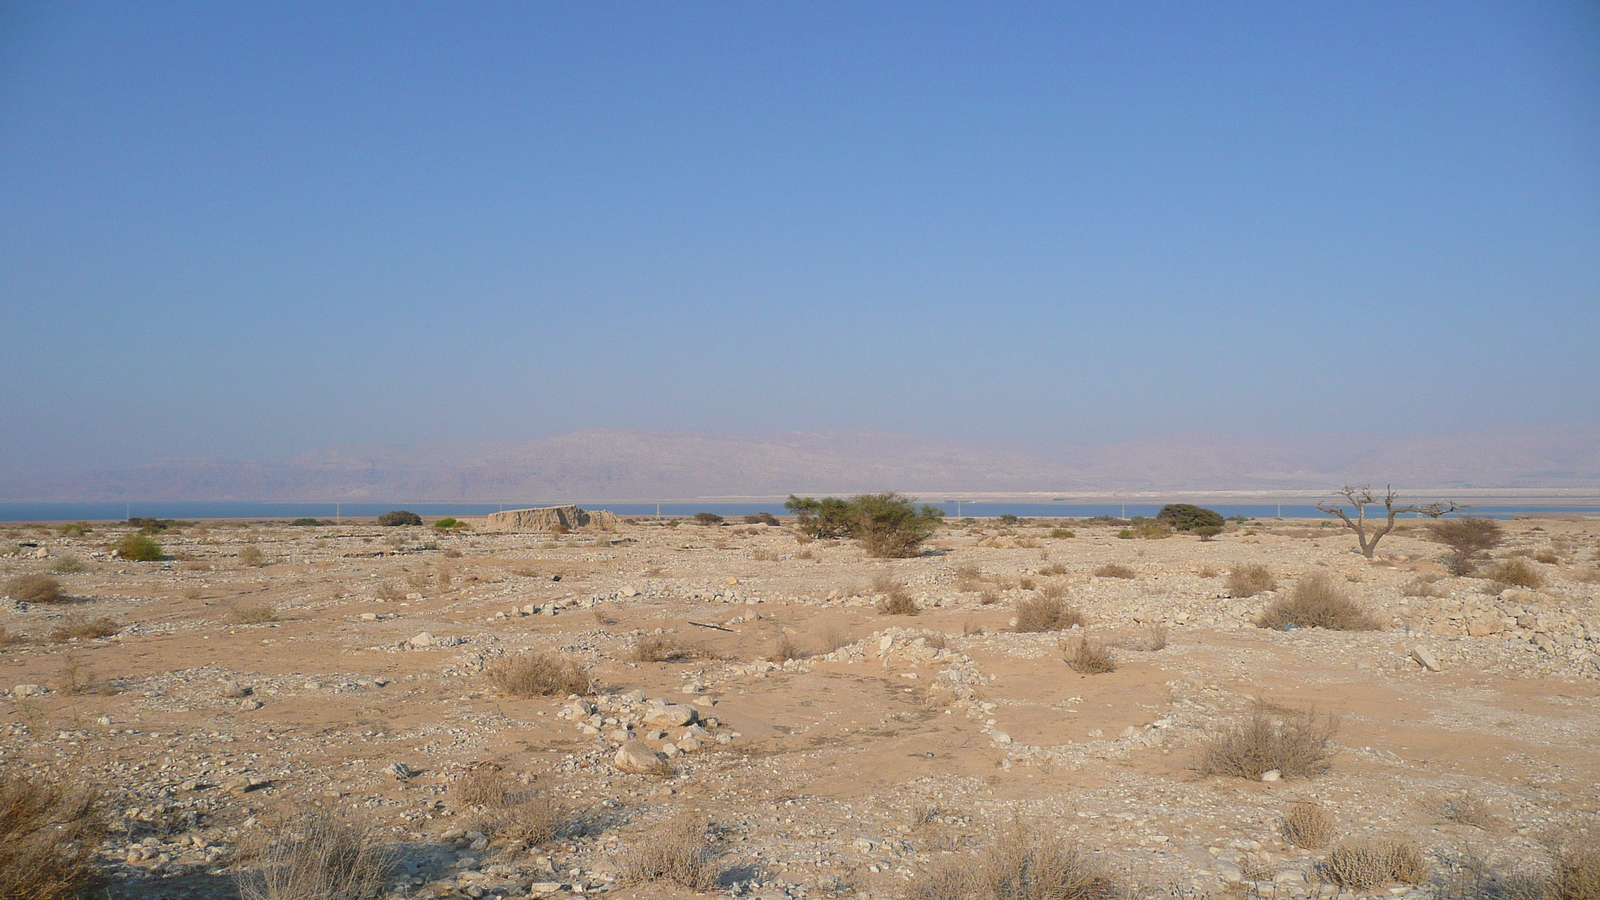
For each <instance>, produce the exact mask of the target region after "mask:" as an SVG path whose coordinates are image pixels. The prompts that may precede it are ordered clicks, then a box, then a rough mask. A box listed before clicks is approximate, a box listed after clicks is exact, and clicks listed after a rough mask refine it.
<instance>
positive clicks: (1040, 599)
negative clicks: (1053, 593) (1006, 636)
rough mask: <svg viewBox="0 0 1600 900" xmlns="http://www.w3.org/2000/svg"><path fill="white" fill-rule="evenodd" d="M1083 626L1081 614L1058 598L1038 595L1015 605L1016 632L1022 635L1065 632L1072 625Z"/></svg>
mask: <svg viewBox="0 0 1600 900" xmlns="http://www.w3.org/2000/svg"><path fill="white" fill-rule="evenodd" d="M1082 624H1083V613H1081V612H1079V611H1078V608H1077V607H1075V606H1068V605H1067V602H1066V601H1065V600H1063V599H1061V598H1060V597H1048V596H1045V595H1043V594H1040V595H1039V596H1036V597H1028V598H1026V599H1024V600H1022V601H1021V602H1019V603H1018V604H1017V626H1016V629H1015V630H1016V631H1018V632H1020V633H1024V634H1036V633H1038V632H1042V631H1065V630H1067V629H1068V628H1071V627H1072V626H1074V625H1082Z"/></svg>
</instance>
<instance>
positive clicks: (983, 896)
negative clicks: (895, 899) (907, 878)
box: [904, 822, 1115, 900]
mask: <svg viewBox="0 0 1600 900" xmlns="http://www.w3.org/2000/svg"><path fill="white" fill-rule="evenodd" d="M1114 895H1115V886H1114V885H1113V883H1112V880H1111V876H1110V875H1109V874H1108V873H1107V872H1106V871H1105V870H1104V869H1103V868H1101V866H1100V865H1099V864H1097V863H1096V862H1095V861H1094V858H1093V857H1092V855H1091V854H1090V853H1089V852H1088V851H1086V850H1084V849H1083V848H1082V847H1080V846H1078V845H1077V844H1070V843H1061V842H1058V841H1053V840H1050V839H1048V838H1046V837H1044V836H1042V835H1040V834H1038V833H1036V832H1034V831H1032V830H1031V829H1029V828H1028V827H1027V826H1025V825H1023V824H1021V823H1020V822H1018V823H1013V824H1012V825H1011V827H1010V828H1009V829H1007V830H1006V831H1004V832H1002V833H1001V834H1000V836H999V837H998V838H996V839H995V841H994V843H992V844H990V845H989V846H987V847H984V848H982V849H980V850H977V851H974V852H972V853H969V854H967V855H966V856H963V857H957V858H954V859H947V860H944V861H943V862H940V863H939V864H937V865H935V866H934V867H933V868H932V869H929V870H928V871H926V872H924V873H922V874H921V875H919V876H917V877H916V878H915V879H913V880H912V882H911V883H910V884H909V885H907V886H906V892H905V894H904V896H905V898H906V900H1109V898H1111V897H1113V896H1114Z"/></svg>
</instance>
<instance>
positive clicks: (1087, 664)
mask: <svg viewBox="0 0 1600 900" xmlns="http://www.w3.org/2000/svg"><path fill="white" fill-rule="evenodd" d="M1062 649H1063V650H1064V651H1065V653H1066V660H1067V667H1068V668H1070V669H1071V670H1072V671H1074V672H1077V673H1078V674H1079V675H1104V674H1106V673H1108V672H1115V671H1116V670H1117V657H1116V654H1114V653H1112V652H1111V648H1109V647H1107V646H1106V645H1105V644H1101V643H1098V642H1095V641H1091V640H1089V638H1088V637H1081V638H1078V639H1077V640H1076V641H1071V642H1069V643H1068V644H1066V645H1065V646H1064V647H1063V648H1062Z"/></svg>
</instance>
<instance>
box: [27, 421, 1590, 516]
mask: <svg viewBox="0 0 1600 900" xmlns="http://www.w3.org/2000/svg"><path fill="white" fill-rule="evenodd" d="M1345 482H1350V483H1356V484H1361V483H1374V484H1387V483H1393V484H1396V485H1404V486H1405V487H1406V489H1407V490H1408V491H1418V490H1425V489H1426V490H1436V491H1450V490H1457V491H1460V490H1467V489H1521V490H1538V489H1567V490H1585V489H1589V490H1600V426H1594V425H1577V426H1561V427H1550V428H1542V429H1527V430H1507V431H1496V432H1483V433H1474V434H1458V435H1450V436H1445V437H1428V438H1408V439H1403V440H1394V439H1390V440H1383V439H1373V438H1361V437H1359V436H1350V435H1344V434H1336V433H1330V434H1329V435H1328V436H1327V437H1326V438H1325V439H1318V440H1299V441H1278V442H1272V441H1257V440H1247V439H1242V438H1235V437H1228V436H1219V435H1196V434H1174V435H1166V436H1162V437H1158V438H1147V439H1140V440H1134V441H1127V442H1124V443H1119V444H1114V445H1109V446H1099V447H1089V448H1061V449H1049V450H1043V451H1041V450H1031V451H1024V450H1019V449H1014V448H1013V449H1007V448H996V447H984V446H979V445H975V444H966V443H958V442H953V441H944V440H936V439H931V438H921V437H912V436H908V435H901V434H890V433H885V432H877V431H842V432H826V431H824V432H795V433H786V434H776V435H768V436H764V437H733V436H720V435H708V434H693V433H685V432H650V431H580V432H576V433H573V434H566V435H561V436H558V437H550V438H541V439H538V440H532V441H527V442H522V443H506V442H494V443H478V444H456V443H429V444H416V445H412V446H408V447H344V448H335V449H329V450H323V451H318V452H315V453H308V454H305V455H303V456H298V457H294V458H292V459H285V460H253V459H222V458H173V459H163V460H158V461H156V462H152V463H149V464H147V465H140V466H134V467H131V468H125V469H118V470H115V471H104V472H86V473H79V474H76V475H73V476H71V477H62V476H54V477H49V476H44V477H41V476H33V477H30V476H29V475H28V474H27V473H5V474H0V499H4V500H44V501H51V500H124V499H138V500H335V499H338V500H349V501H356V500H400V499H406V500H418V501H421V500H438V501H452V500H462V501H468V500H470V501H485V502H494V501H497V500H518V501H521V500H534V499H538V500H567V499H591V500H593V499H610V500H625V499H653V498H661V499H667V498H692V497H737V496H761V497H766V496H783V495H786V494H789V493H791V492H798V493H812V494H824V493H857V492H862V491H878V490H898V491H903V492H907V493H923V494H925V495H932V494H936V493H940V492H997V493H1006V492H1061V493H1069V492H1075V493H1083V492H1111V491H1174V492H1182V491H1224V490H1234V491H1293V490H1327V489H1329V488H1330V487H1335V486H1338V485H1340V484H1343V483H1345Z"/></svg>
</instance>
